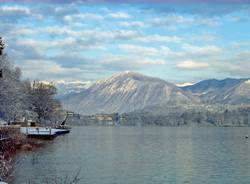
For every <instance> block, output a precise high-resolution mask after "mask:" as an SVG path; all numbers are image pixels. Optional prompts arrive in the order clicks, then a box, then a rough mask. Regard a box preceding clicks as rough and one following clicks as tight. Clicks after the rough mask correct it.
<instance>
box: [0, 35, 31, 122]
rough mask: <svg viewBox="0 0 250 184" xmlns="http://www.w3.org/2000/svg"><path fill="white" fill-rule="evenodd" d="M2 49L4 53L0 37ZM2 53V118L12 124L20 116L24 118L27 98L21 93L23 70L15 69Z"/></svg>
mask: <svg viewBox="0 0 250 184" xmlns="http://www.w3.org/2000/svg"><path fill="white" fill-rule="evenodd" d="M1 48H2V51H3V49H4V46H3V44H2V39H1V37H0V50H1ZM2 51H1V55H0V70H1V74H2V77H1V78H0V118H2V119H5V120H6V121H9V122H10V121H15V119H16V118H17V117H18V116H22V113H23V109H25V107H24V106H23V105H24V104H23V100H25V98H26V97H25V96H24V95H23V93H21V88H22V81H21V79H20V78H21V70H20V69H19V68H18V67H14V66H13V65H12V63H11V62H10V61H9V59H8V57H7V55H6V54H3V53H2Z"/></svg>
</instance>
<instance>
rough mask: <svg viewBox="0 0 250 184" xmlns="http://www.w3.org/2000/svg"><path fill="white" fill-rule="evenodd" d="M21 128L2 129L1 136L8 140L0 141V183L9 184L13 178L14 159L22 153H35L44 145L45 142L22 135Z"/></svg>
mask: <svg viewBox="0 0 250 184" xmlns="http://www.w3.org/2000/svg"><path fill="white" fill-rule="evenodd" d="M19 129H20V127H19V126H5V127H0V134H4V135H6V136H7V137H8V138H7V139H5V140H2V141H0V182H1V181H4V182H9V181H11V178H12V177H13V175H12V173H13V171H14V169H15V168H14V162H15V160H14V157H15V156H16V155H17V154H19V153H20V152H24V153H25V152H30V151H34V150H35V149H36V148H39V147H42V146H43V145H44V143H45V142H44V141H43V140H38V139H31V138H27V137H26V136H25V135H22V134H21V133H20V130H19Z"/></svg>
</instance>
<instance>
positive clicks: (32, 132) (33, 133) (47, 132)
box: [20, 127, 70, 138]
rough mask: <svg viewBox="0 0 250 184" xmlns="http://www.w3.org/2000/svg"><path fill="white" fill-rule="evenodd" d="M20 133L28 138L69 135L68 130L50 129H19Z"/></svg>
mask: <svg viewBox="0 0 250 184" xmlns="http://www.w3.org/2000/svg"><path fill="white" fill-rule="evenodd" d="M20 132H21V133H22V134H25V135H27V136H28V137H37V138H54V137H56V136H57V135H62V134H66V133H69V132H70V130H69V129H58V128H52V127H21V128H20Z"/></svg>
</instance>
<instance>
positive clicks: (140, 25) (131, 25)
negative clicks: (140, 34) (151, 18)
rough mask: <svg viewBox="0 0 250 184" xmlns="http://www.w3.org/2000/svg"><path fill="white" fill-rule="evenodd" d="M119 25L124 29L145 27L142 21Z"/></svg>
mask: <svg viewBox="0 0 250 184" xmlns="http://www.w3.org/2000/svg"><path fill="white" fill-rule="evenodd" d="M119 24H120V25H121V26H124V27H144V26H145V24H144V23H143V22H141V21H129V22H120V23H119Z"/></svg>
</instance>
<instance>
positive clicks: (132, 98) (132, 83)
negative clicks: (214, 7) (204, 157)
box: [61, 72, 199, 114]
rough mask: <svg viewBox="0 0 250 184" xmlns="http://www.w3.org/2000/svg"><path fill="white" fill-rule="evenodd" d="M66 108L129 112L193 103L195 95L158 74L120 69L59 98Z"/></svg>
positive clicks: (79, 110)
mask: <svg viewBox="0 0 250 184" xmlns="http://www.w3.org/2000/svg"><path fill="white" fill-rule="evenodd" d="M61 101H62V103H63V105H64V107H65V108H66V109H68V110H71V111H75V112H78V113H81V114H96V113H102V112H103V113H104V112H105V113H113V112H120V113H122V112H131V111H134V110H137V109H143V108H146V107H148V106H155V105H161V104H170V105H176V104H196V103H198V102H199V99H198V98H196V97H194V96H193V95H192V94H190V93H189V92H185V91H184V90H182V89H181V88H179V87H177V86H175V85H174V84H171V83H169V82H166V81H164V80H162V79H159V78H154V77H148V76H145V75H142V74H139V73H135V72H123V73H119V74H116V75H114V76H112V77H110V78H108V79H105V80H100V81H97V82H95V83H94V84H92V85H90V86H89V87H88V88H86V89H83V90H81V92H80V93H73V94H71V95H67V96H66V97H64V98H63V99H61Z"/></svg>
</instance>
